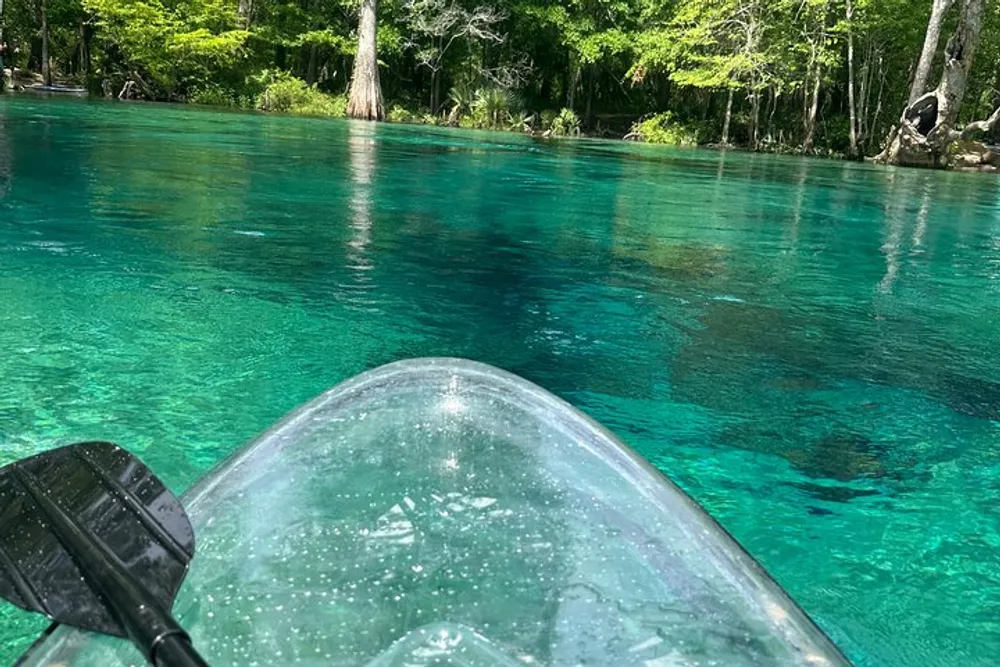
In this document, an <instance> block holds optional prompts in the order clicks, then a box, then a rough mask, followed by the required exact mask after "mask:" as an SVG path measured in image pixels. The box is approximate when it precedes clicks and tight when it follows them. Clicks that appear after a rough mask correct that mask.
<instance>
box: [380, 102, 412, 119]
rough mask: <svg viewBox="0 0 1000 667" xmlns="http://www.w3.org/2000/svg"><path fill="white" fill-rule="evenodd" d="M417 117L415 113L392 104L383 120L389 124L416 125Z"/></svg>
mask: <svg viewBox="0 0 1000 667" xmlns="http://www.w3.org/2000/svg"><path fill="white" fill-rule="evenodd" d="M419 117H420V116H418V114H416V113H415V112H413V111H410V110H409V109H407V108H406V107H403V106H400V105H399V104H394V105H393V106H392V107H390V108H389V111H388V112H386V114H385V119H386V120H387V121H389V122H390V123H416V122H417V121H418V118H419Z"/></svg>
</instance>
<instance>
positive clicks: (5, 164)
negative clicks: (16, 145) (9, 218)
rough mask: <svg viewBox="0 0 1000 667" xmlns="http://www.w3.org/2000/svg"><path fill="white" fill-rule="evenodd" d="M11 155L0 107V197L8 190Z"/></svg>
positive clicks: (5, 119)
mask: <svg viewBox="0 0 1000 667" xmlns="http://www.w3.org/2000/svg"><path fill="white" fill-rule="evenodd" d="M10 175H11V157H10V144H9V142H8V139H7V118H6V114H4V111H3V109H0V199H3V198H4V197H6V196H7V192H8V191H9V190H10Z"/></svg>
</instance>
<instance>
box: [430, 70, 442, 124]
mask: <svg viewBox="0 0 1000 667" xmlns="http://www.w3.org/2000/svg"><path fill="white" fill-rule="evenodd" d="M440 109H441V69H440V68H438V69H436V70H434V71H433V72H432V73H431V113H432V114H434V115H435V116H436V115H437V113H438V111H439V110H440Z"/></svg>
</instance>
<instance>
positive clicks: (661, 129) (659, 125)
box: [631, 111, 698, 146]
mask: <svg viewBox="0 0 1000 667" xmlns="http://www.w3.org/2000/svg"><path fill="white" fill-rule="evenodd" d="M631 134H632V135H634V136H635V137H636V138H637V139H639V140H640V141H644V142H646V143H648V144H668V145H671V146H696V145H697V144H698V132H697V130H694V129H692V128H690V127H687V126H685V125H682V124H681V123H678V122H677V121H676V120H675V119H674V115H673V114H672V113H670V112H669V111H665V112H663V113H658V114H655V115H653V116H650V117H649V118H646V119H644V120H640V121H638V122H636V123H635V124H634V125H633V126H632V132H631Z"/></svg>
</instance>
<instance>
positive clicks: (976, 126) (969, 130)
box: [959, 107, 1000, 139]
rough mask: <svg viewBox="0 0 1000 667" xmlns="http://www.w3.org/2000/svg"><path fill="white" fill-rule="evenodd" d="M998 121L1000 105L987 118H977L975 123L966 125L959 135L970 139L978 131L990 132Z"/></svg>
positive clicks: (999, 118)
mask: <svg viewBox="0 0 1000 667" xmlns="http://www.w3.org/2000/svg"><path fill="white" fill-rule="evenodd" d="M997 121H1000V107H997V110H996V111H994V112H993V115H992V116H990V117H989V118H987V119H986V120H977V121H976V122H974V123H969V124H968V125H966V126H965V127H964V128H962V133H961V135H959V136H960V137H961V138H962V139H968V138H970V137H971V136H972V135H973V134H975V133H977V132H989V131H990V130H992V129H993V126H994V125H996V124H997Z"/></svg>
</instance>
